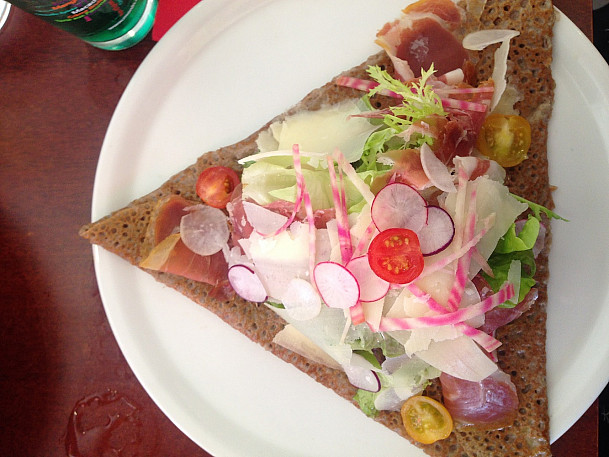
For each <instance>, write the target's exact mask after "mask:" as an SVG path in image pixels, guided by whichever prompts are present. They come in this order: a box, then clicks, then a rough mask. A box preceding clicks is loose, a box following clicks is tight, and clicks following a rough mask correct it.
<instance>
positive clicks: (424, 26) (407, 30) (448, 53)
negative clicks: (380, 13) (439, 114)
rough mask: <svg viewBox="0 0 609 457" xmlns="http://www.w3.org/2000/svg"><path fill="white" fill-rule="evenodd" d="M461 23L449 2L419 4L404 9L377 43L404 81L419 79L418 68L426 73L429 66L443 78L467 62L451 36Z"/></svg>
mask: <svg viewBox="0 0 609 457" xmlns="http://www.w3.org/2000/svg"><path fill="white" fill-rule="evenodd" d="M460 23H461V10H460V9H459V8H458V7H457V6H456V5H455V3H454V2H453V1H452V0H433V1H429V0H426V1H420V2H417V3H414V4H412V5H410V6H409V7H407V8H406V9H405V10H404V16H403V17H402V18H401V19H398V20H396V21H394V22H391V23H388V24H386V25H385V26H384V27H383V28H382V29H381V30H380V31H379V32H378V34H377V43H378V44H379V45H380V46H381V47H383V48H384V49H385V50H386V51H387V54H388V55H389V57H390V58H391V60H392V62H393V64H394V67H395V70H396V72H397V74H398V75H399V76H400V77H401V78H402V79H403V80H404V81H408V80H410V79H413V78H417V77H419V76H421V68H423V69H424V70H427V69H429V67H430V66H431V64H432V63H433V65H434V68H435V70H436V71H437V72H438V74H440V75H442V74H445V73H448V72H450V71H452V70H455V69H458V68H461V67H462V66H463V64H464V62H465V61H467V60H469V55H468V53H467V51H466V50H465V48H463V46H462V45H461V42H460V41H459V40H458V39H457V38H456V37H455V35H454V33H453V30H454V29H455V28H456V27H457V26H458V25H459V24H460Z"/></svg>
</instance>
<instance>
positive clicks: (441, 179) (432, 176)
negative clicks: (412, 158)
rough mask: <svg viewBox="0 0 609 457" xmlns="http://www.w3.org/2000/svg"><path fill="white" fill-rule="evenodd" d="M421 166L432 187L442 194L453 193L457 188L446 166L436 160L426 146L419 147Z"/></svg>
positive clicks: (434, 155)
mask: <svg viewBox="0 0 609 457" xmlns="http://www.w3.org/2000/svg"><path fill="white" fill-rule="evenodd" d="M421 165H422V166H423V171H425V174H426V175H427V177H428V178H429V181H430V182H431V184H432V185H434V186H435V187H437V188H438V189H440V190H441V191H442V192H455V191H456V190H457V188H456V187H455V183H454V182H453V175H451V174H450V171H448V168H447V167H446V165H445V164H444V163H443V162H442V161H441V160H440V159H438V157H437V156H436V153H435V152H433V150H432V149H431V148H430V147H429V145H428V144H423V146H421Z"/></svg>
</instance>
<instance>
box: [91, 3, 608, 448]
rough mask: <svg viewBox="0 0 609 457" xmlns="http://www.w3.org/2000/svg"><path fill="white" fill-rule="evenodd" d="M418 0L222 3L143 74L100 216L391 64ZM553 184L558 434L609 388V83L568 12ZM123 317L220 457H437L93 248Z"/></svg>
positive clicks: (187, 425) (122, 118)
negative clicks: (379, 33)
mask: <svg viewBox="0 0 609 457" xmlns="http://www.w3.org/2000/svg"><path fill="white" fill-rule="evenodd" d="M404 4H405V1H404V0H383V1H378V2H376V3H375V4H374V7H372V6H371V1H370V0H340V1H336V0H335V1H333V2H328V1H326V0H309V1H307V2H301V1H299V0H277V1H272V2H271V1H266V2H251V1H250V2H247V1H243V0H232V1H231V0H205V1H204V2H201V3H200V4H199V5H198V6H197V7H195V8H194V9H193V10H192V11H191V12H190V13H189V14H188V15H186V16H185V17H184V18H183V19H182V20H181V21H180V22H179V23H178V24H177V25H176V26H175V27H174V28H173V29H172V30H170V31H169V33H168V34H167V35H166V37H165V38H164V39H163V40H161V42H160V43H158V45H157V46H156V47H155V48H154V49H153V51H152V52H151V53H150V55H149V56H148V57H147V58H146V60H145V61H144V62H143V63H142V65H141V67H140V68H139V70H138V71H137V73H136V74H135V76H134V77H133V80H132V81H131V83H130V84H129V86H128V88H127V90H126V91H125V93H124V96H123V97H122V99H121V101H120V103H119V105H118V107H117V109H116V112H115V114H114V117H113V119H112V122H111V124H110V127H109V130H108V134H107V137H106V139H105V142H104V145H103V150H102V153H101V156H100V161H99V167H98V171H97V176H96V181H95V190H94V196H93V219H98V218H100V217H102V216H104V215H105V214H107V213H109V212H111V211H112V210H115V209H117V208H120V207H122V206H124V205H125V204H127V203H128V202H129V201H131V200H132V199H134V198H136V197H139V196H141V195H143V194H145V193H147V192H149V191H151V190H153V189H155V188H156V187H158V186H159V185H160V184H161V183H162V182H163V181H165V180H166V179H167V178H168V177H169V176H170V174H172V173H173V172H177V171H179V170H181V169H183V168H184V167H186V166H187V165H190V164H191V163H192V162H194V160H195V159H196V157H198V156H199V155H200V154H201V153H203V152H205V151H208V150H213V149H216V148H218V147H220V146H224V145H227V144H232V143H233V142H236V141H238V140H240V139H241V138H243V137H245V136H246V135H248V134H249V133H251V132H253V131H255V130H256V129H258V128H259V127H260V126H261V125H262V124H264V123H265V122H266V121H267V120H269V119H271V118H272V117H273V116H274V115H275V114H277V113H280V112H282V111H284V110H285V109H286V108H288V107H289V106H291V105H292V104H294V103H295V102H297V101H298V100H299V99H300V98H302V97H303V96H304V95H305V94H306V93H307V92H308V91H309V90H310V89H312V88H314V87H317V86H320V85H321V84H323V83H325V82H326V81H327V80H329V79H330V78H331V77H332V76H334V75H335V74H337V73H339V72H340V71H342V70H343V69H346V68H349V67H351V66H354V65H357V64H359V63H360V62H361V61H362V60H363V59H364V58H365V57H367V56H368V55H369V54H372V53H373V52H376V51H377V48H376V46H375V45H374V44H373V39H374V35H375V33H376V30H377V29H378V28H379V27H380V26H381V25H382V24H384V23H385V22H386V21H388V20H391V19H393V18H394V17H397V16H398V14H399V11H400V9H401V8H402V7H403V6H404ZM553 70H554V75H555V78H556V82H557V91H556V104H555V114H554V118H553V121H552V124H551V131H550V144H549V150H550V164H551V169H550V174H551V181H552V184H554V185H557V186H558V190H557V191H556V194H555V197H556V202H557V210H558V212H559V213H560V214H562V215H564V216H565V217H567V218H569V219H570V220H571V222H569V223H555V224H554V245H553V251H552V257H551V261H550V268H551V272H552V274H551V277H552V279H551V284H550V306H549V319H548V332H549V333H548V394H549V401H550V416H551V428H550V432H551V437H552V440H555V439H556V438H558V437H559V436H560V435H561V434H562V433H563V432H564V431H566V430H567V429H568V428H569V427H570V426H571V425H572V424H573V423H574V422H575V421H576V420H577V419H578V418H579V417H580V416H581V414H582V413H583V412H584V411H585V410H586V409H587V408H588V406H589V405H590V404H591V403H592V401H593V400H594V399H595V398H596V397H597V396H598V394H599V393H600V391H601V390H602V388H603V387H604V386H605V384H606V382H607V380H608V379H609V364H607V363H606V362H607V360H609V345H607V339H606V332H607V329H608V328H609V296H608V293H609V289H608V287H609V281H607V278H609V243H607V242H606V236H605V230H606V227H608V226H609V211H608V209H609V180H607V178H606V177H607V176H609V163H608V153H607V151H609V133H608V132H609V129H607V128H606V127H607V126H608V125H609V108H608V107H609V69H608V68H607V66H606V64H605V63H604V61H602V59H601V58H600V55H598V53H597V52H596V50H594V48H593V47H592V45H591V44H590V43H589V41H588V40H587V39H586V38H585V36H584V35H582V34H581V33H580V32H579V30H578V29H577V28H576V27H575V26H574V25H573V24H572V23H571V22H570V21H569V20H568V19H567V18H566V17H564V16H562V15H561V17H560V21H559V22H558V24H557V25H556V40H555V61H554V64H553ZM94 256H95V264H96V271H97V276H98V281H99V287H100V291H101V295H102V299H103V302H104V306H105V308H106V312H107V315H108V318H109V320H110V323H111V326H112V329H113V331H114V333H115V335H116V338H117V340H118V342H119V344H120V347H121V349H122V350H123V352H124V354H125V357H126V358H127V360H128V362H129V364H130V365H131V367H132V368H133V371H134V372H135V374H136V375H137V377H138V379H139V380H140V382H141V383H142V385H143V386H144V387H145V389H146V390H147V391H148V393H149V394H150V395H151V397H152V398H153V399H154V400H155V402H156V403H157V404H158V405H159V406H160V408H161V409H162V410H163V411H164V412H165V413H166V414H167V415H168V416H169V418H170V419H171V420H172V421H173V422H174V423H175V424H176V425H177V426H178V427H179V428H180V429H181V430H183V431H184V432H185V433H186V434H187V435H188V436H189V437H191V438H192V439H193V440H194V441H195V442H196V443H198V444H199V445H200V446H201V447H203V448H205V449H206V450H207V451H208V452H210V453H211V454H213V455H216V456H222V457H224V456H253V455H264V456H281V457H285V456H300V455H302V456H304V455H307V456H311V455H315V456H336V455H350V456H366V457H368V456H370V455H391V456H393V455H401V456H409V457H414V456H422V455H424V454H423V453H422V452H421V451H420V450H418V449H416V448H414V447H413V446H411V445H409V444H408V443H407V442H406V441H405V440H403V439H402V438H400V437H398V436H397V435H396V434H394V433H393V432H390V431H389V430H387V429H385V428H384V427H383V426H381V425H378V424H376V423H375V422H373V421H371V420H369V419H367V418H366V417H365V416H364V415H363V414H361V413H360V412H359V411H357V409H355V408H354V407H353V406H351V405H350V404H349V403H348V402H346V401H344V400H343V399H341V398H339V397H337V396H336V395H334V394H333V393H332V392H330V391H329V390H327V389H326V388H324V387H323V386H321V385H319V384H317V383H316V382H314V381H312V380H311V379H310V378H309V377H307V376H306V375H304V374H302V373H300V372H299V371H298V370H296V369H295V368H293V367H292V366H291V365H288V364H285V363H284V362H282V361H280V360H278V359H276V358H275V357H274V356H272V355H271V354H269V353H266V352H265V351H264V350H263V349H261V348H260V347H259V346H257V345H256V344H253V343H251V342H250V341H249V340H247V339H246V338H245V337H243V336H242V335H241V334H239V333H238V332H236V331H234V330H232V329H231V328H229V327H228V326H227V325H225V324H223V323H222V322H221V321H220V320H219V319H218V318H216V317H215V316H214V315H212V314H210V313H209V312H207V311H206V310H205V309H202V308H200V307H198V306H196V305H194V304H193V303H191V302H190V301H188V300H187V299H185V298H183V297H182V296H181V295H179V294H177V293H175V292H174V291H172V290H170V289H168V288H165V287H163V286H161V285H160V284H158V283H156V282H155V281H154V280H153V279H152V278H151V277H150V276H148V275H146V274H145V273H142V272H141V271H139V270H138V269H136V268H133V267H132V266H130V265H128V264H127V263H126V262H124V261H122V260H120V259H119V258H117V257H115V256H113V255H111V254H109V253H107V252H105V251H103V250H100V249H97V248H94Z"/></svg>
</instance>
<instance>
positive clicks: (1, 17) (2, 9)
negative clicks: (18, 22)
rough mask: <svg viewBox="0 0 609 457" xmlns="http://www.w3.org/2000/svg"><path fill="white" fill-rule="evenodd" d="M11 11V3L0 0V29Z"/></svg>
mask: <svg viewBox="0 0 609 457" xmlns="http://www.w3.org/2000/svg"><path fill="white" fill-rule="evenodd" d="M10 12H11V5H10V4H8V3H6V2H5V1H3V0H0V30H1V29H2V27H4V23H5V22H6V20H7V19H8V15H9V14H10Z"/></svg>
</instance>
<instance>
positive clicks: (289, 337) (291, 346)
mask: <svg viewBox="0 0 609 457" xmlns="http://www.w3.org/2000/svg"><path fill="white" fill-rule="evenodd" d="M273 343H275V344H278V345H279V346H281V347H284V348H286V349H288V350H290V351H292V352H295V353H296V354H300V355H301V356H303V357H306V358H307V359H309V360H312V361H314V362H317V363H321V364H322V365H325V366H327V367H330V368H335V369H337V370H340V369H342V367H341V366H340V365H339V364H338V362H336V361H335V360H334V359H333V358H332V357H330V356H329V355H328V354H327V353H326V352H325V351H324V350H323V349H321V348H320V347H319V346H317V345H316V344H315V343H313V341H311V340H310V339H309V338H307V337H306V336H305V335H303V334H302V333H301V332H299V331H298V330H297V329H296V327H294V326H293V325H291V324H287V325H286V326H285V327H284V328H283V330H281V331H279V332H278V333H277V334H276V335H275V338H273Z"/></svg>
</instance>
